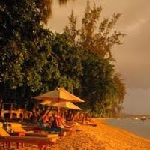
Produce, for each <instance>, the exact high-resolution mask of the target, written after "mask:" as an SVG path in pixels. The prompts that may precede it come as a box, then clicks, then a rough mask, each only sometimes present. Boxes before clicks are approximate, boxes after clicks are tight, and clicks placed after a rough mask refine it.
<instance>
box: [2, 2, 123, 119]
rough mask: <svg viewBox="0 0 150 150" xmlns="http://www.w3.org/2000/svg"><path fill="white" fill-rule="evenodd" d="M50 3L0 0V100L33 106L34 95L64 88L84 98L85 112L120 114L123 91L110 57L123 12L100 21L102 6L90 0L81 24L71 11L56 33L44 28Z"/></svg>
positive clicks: (117, 37)
mask: <svg viewBox="0 0 150 150" xmlns="http://www.w3.org/2000/svg"><path fill="white" fill-rule="evenodd" d="M47 2H48V1H44V0H21V1H18V0H1V1H0V96H1V99H2V100H3V101H4V102H14V103H16V104H25V103H28V104H30V102H31V99H32V97H33V96H36V95H38V94H41V93H44V92H46V91H49V90H54V89H55V88H56V87H64V88H65V89H67V90H69V91H70V92H72V93H74V94H75V95H77V96H79V97H80V98H82V99H84V100H85V101H86V103H85V104H82V106H81V107H82V108H83V109H84V110H86V111H92V112H95V113H97V114H99V115H102V116H114V115H117V114H118V113H119V112H120V111H121V109H122V103H123V99H124V95H125V85H124V82H123V80H122V78H121V75H120V74H118V73H116V71H115V65H114V58H113V55H112V48H113V46H115V45H119V44H121V41H120V39H121V37H123V36H124V34H122V33H121V32H118V31H114V26H115V24H116V22H117V20H118V18H119V17H120V14H114V15H113V16H112V17H111V18H110V19H109V18H104V19H101V18H100V15H101V12H102V7H96V6H94V7H93V8H91V7H90V5H89V3H87V7H86V9H85V16H84V17H83V19H82V23H81V24H82V25H81V28H79V29H78V28H77V27H76V17H75V16H74V14H73V12H72V13H71V15H70V17H69V21H70V23H69V25H68V26H67V27H65V29H64V32H63V33H61V34H60V33H53V32H52V31H50V30H48V29H44V26H43V23H46V21H47V19H48V17H49V14H50V13H51V11H50V10H49V8H50V5H52V3H51V2H52V1H49V5H47V4H46V3H47ZM60 3H61V4H63V3H66V0H65V1H64V0H63V1H61V2H60ZM45 5H46V6H47V7H48V8H47V9H46V7H44V6H45ZM44 9H46V10H44Z"/></svg>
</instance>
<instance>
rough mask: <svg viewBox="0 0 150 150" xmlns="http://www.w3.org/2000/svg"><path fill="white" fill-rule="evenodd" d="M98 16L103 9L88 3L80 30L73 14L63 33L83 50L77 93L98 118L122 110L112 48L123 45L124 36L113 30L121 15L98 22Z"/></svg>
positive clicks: (119, 85) (122, 89)
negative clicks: (81, 74) (81, 70)
mask: <svg viewBox="0 0 150 150" xmlns="http://www.w3.org/2000/svg"><path fill="white" fill-rule="evenodd" d="M101 13H102V7H96V5H94V7H93V8H91V7H90V4H89V2H88V3H87V7H86V10H85V15H84V17H83V19H82V26H81V28H80V29H77V26H76V24H77V22H76V20H77V18H76V17H75V16H74V14H73V12H72V13H71V15H70V17H69V21H70V24H69V26H67V27H66V28H65V30H64V33H65V34H66V35H67V36H68V37H69V39H70V43H72V44H73V45H75V46H76V47H80V49H82V55H83V57H82V66H83V76H82V78H81V87H80V89H78V91H77V93H80V96H81V97H83V99H85V100H86V105H85V106H83V107H84V108H85V109H91V111H92V112H96V113H98V114H99V115H103V116H113V115H116V113H117V112H118V110H119V108H121V104H122V102H123V98H124V95H125V92H124V90H125V87H124V83H123V82H122V81H121V78H120V77H118V76H116V75H115V66H114V65H112V64H114V62H113V61H114V58H113V56H112V48H113V47H114V46H115V45H120V44H122V43H121V38H122V37H124V34H122V33H121V32H120V31H115V30H114V26H115V25H116V22H117V21H118V19H119V17H120V14H114V15H113V16H112V18H111V19H109V18H103V19H101Z"/></svg>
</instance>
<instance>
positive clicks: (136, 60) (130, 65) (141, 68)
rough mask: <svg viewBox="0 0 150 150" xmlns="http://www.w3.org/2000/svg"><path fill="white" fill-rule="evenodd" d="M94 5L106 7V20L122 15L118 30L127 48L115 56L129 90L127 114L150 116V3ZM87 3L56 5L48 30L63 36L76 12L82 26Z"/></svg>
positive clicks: (131, 0) (110, 0) (112, 0)
mask: <svg viewBox="0 0 150 150" xmlns="http://www.w3.org/2000/svg"><path fill="white" fill-rule="evenodd" d="M93 2H95V4H96V5H97V6H100V5H101V6H102V7H103V12H102V14H103V16H105V17H111V16H112V14H113V13H121V14H122V16H121V18H120V19H119V21H118V23H117V25H116V30H120V31H122V32H123V33H125V34H127V36H126V37H125V38H124V40H123V45H121V46H118V47H115V48H114V50H113V54H114V57H115V59H116V66H117V71H118V72H119V73H121V74H122V77H123V79H124V82H125V84H126V87H127V94H126V97H125V100H124V101H125V102H124V112H127V113H134V114H141V113H142V114H150V79H149V78H150V69H149V66H150V41H149V39H150V27H149V26H150V8H149V7H150V0H119V1H118V0H90V3H91V5H92V3H93ZM86 3H87V1H86V0H74V1H69V2H68V4H67V6H61V7H60V6H59V5H58V3H57V2H56V1H55V2H54V5H53V16H52V18H51V20H50V22H49V24H48V27H50V29H51V30H53V31H59V32H61V31H62V30H63V28H64V27H65V25H67V24H68V18H67V17H68V16H69V15H70V13H71V10H72V9H73V10H74V13H75V15H76V16H77V18H78V19H77V20H78V21H79V22H80V21H81V17H82V15H83V14H84V10H85V7H86Z"/></svg>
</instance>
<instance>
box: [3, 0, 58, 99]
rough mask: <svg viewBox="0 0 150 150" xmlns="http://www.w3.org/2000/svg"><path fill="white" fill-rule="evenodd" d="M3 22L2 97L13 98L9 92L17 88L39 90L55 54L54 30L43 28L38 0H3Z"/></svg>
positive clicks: (31, 90) (20, 89)
mask: <svg viewBox="0 0 150 150" xmlns="http://www.w3.org/2000/svg"><path fill="white" fill-rule="evenodd" d="M0 22H1V24H0V43H1V45H0V49H1V51H0V68H1V73H0V88H1V95H2V97H3V99H10V98H12V97H11V95H10V94H9V93H12V92H13V93H14V91H16V90H19V91H26V89H27V91H28V93H32V92H35V91H37V90H38V89H40V88H41V84H42V83H41V81H42V78H41V74H42V72H43V67H44V66H45V65H47V64H48V63H49V61H48V58H49V57H50V56H51V55H52V53H51V45H52V44H51V41H52V38H53V34H52V33H51V32H50V31H49V30H46V29H43V26H42V25H41V15H40V12H39V10H38V9H37V4H36V2H35V1H31V0H22V1H12V0H5V1H1V2H0ZM56 71H57V70H56ZM6 91H7V92H6ZM8 91H10V92H8ZM29 91H30V92H29ZM16 93H17V92H16ZM25 93H26V92H25ZM22 96H24V95H22Z"/></svg>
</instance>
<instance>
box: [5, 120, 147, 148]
mask: <svg viewBox="0 0 150 150" xmlns="http://www.w3.org/2000/svg"><path fill="white" fill-rule="evenodd" d="M92 122H93V123H94V124H96V125H97V126H92V125H87V124H84V125H81V124H77V125H76V127H75V128H74V130H73V133H72V135H67V136H63V137H61V138H60V139H59V140H58V141H57V142H56V143H55V144H54V145H52V146H49V147H47V150H150V140H147V139H144V138H141V137H138V136H136V135H134V134H132V133H130V132H128V131H125V130H122V129H119V128H115V127H111V126H109V125H107V124H105V121H104V120H103V119H93V120H92ZM7 150H8V149H7ZM11 150H16V149H13V148H11ZM19 150H39V149H38V148H37V146H36V145H25V147H24V148H21V149H20V148H19Z"/></svg>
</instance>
